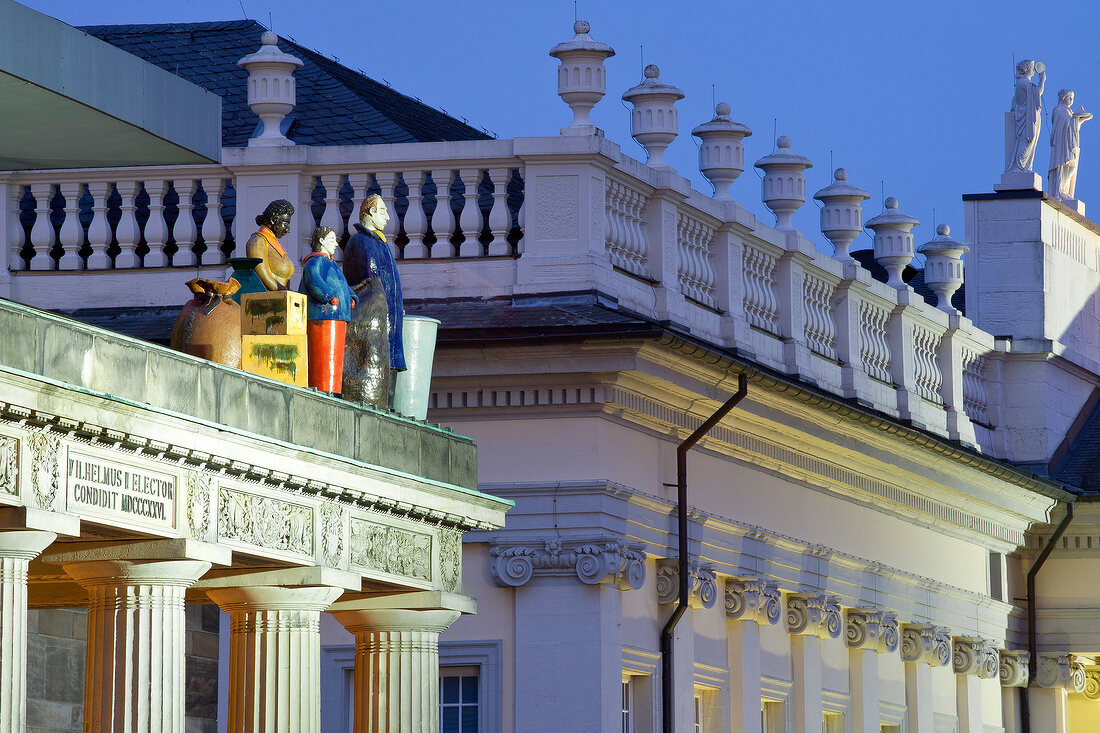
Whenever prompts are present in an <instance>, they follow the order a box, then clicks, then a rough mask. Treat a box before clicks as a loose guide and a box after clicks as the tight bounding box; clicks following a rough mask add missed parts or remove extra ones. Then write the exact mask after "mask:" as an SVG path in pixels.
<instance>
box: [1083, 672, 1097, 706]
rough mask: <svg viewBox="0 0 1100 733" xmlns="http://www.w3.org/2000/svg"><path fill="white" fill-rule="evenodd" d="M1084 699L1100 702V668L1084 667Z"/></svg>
mask: <svg viewBox="0 0 1100 733" xmlns="http://www.w3.org/2000/svg"><path fill="white" fill-rule="evenodd" d="M1085 697H1087V698H1088V699H1090V700H1100V666H1089V667H1085Z"/></svg>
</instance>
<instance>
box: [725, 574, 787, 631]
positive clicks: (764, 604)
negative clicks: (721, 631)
mask: <svg viewBox="0 0 1100 733" xmlns="http://www.w3.org/2000/svg"><path fill="white" fill-rule="evenodd" d="M780 604H781V598H780V595H779V584H778V583H774V582H772V581H768V580H764V579H763V578H730V579H729V580H727V581H726V618H727V619H729V620H730V621H755V622H756V623H758V624H760V625H765V624H770V625H775V624H777V623H779V617H780V616H781V615H782V606H781V605H780Z"/></svg>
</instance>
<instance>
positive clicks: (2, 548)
mask: <svg viewBox="0 0 1100 733" xmlns="http://www.w3.org/2000/svg"><path fill="white" fill-rule="evenodd" d="M56 537H57V535H55V534H54V533H53V532H39V531H33V530H28V531H13V532H3V533H0V730H10V731H22V730H23V729H24V728H26V724H27V723H26V721H27V565H28V564H29V563H30V561H31V560H32V559H33V558H34V557H36V556H37V555H38V554H39V553H40V552H42V550H44V549H45V548H46V547H47V546H48V545H49V544H50V543H51V542H53V541H54V539H55V538H56Z"/></svg>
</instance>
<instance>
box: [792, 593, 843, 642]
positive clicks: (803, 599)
mask: <svg viewBox="0 0 1100 733" xmlns="http://www.w3.org/2000/svg"><path fill="white" fill-rule="evenodd" d="M840 631H841V621H840V599H838V598H835V597H834V596H827V595H825V594H823V593H791V594H789V595H788V596H787V632H788V633H790V634H806V635H809V636H817V637H820V638H822V639H826V638H828V639H837V638H839V637H840Z"/></svg>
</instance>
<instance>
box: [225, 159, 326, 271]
mask: <svg viewBox="0 0 1100 733" xmlns="http://www.w3.org/2000/svg"><path fill="white" fill-rule="evenodd" d="M298 180H299V182H300V183H301V185H302V190H301V192H300V195H299V197H298V200H299V201H300V202H301V203H300V204H298V205H297V206H295V207H294V218H293V219H291V222H292V224H293V226H294V227H295V228H296V229H297V232H298V260H301V259H302V258H304V257H306V256H307V255H308V254H309V253H310V252H311V251H312V247H311V246H310V242H311V241H312V239H313V230H314V228H315V227H316V226H317V222H316V220H315V219H314V218H313V191H314V189H316V188H317V176H302V177H301V178H300V179H298ZM265 205H266V204H265ZM261 213H262V211H257V212H256V213H255V214H254V216H258V215H259V214H261ZM253 231H255V230H254V229H252V228H249V229H248V234H246V235H245V238H244V239H243V240H242V241H243V242H247V241H248V237H249V236H251V233H252V232H253ZM288 254H289V252H288ZM244 255H245V253H243V252H242V255H241V256H242V257H243V256H244Z"/></svg>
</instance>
